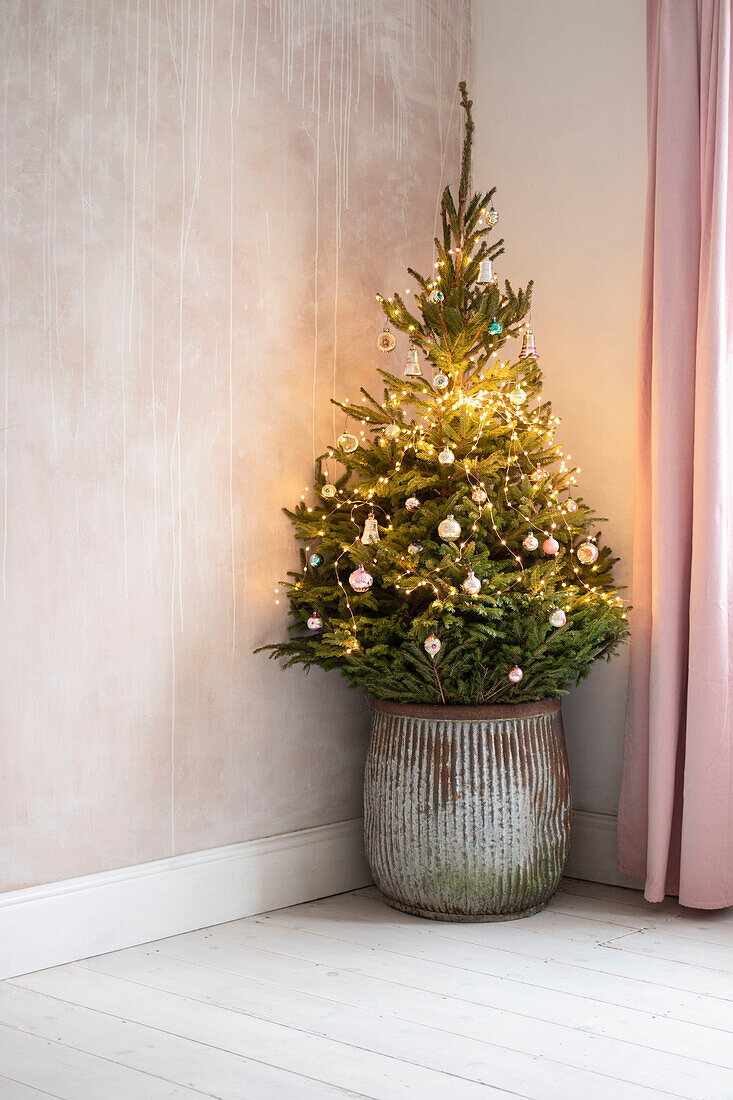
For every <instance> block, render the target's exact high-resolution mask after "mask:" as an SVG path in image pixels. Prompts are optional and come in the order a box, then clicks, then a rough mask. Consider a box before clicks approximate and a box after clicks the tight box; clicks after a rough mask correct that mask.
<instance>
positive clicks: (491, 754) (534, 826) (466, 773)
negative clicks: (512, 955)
mask: <svg viewBox="0 0 733 1100" xmlns="http://www.w3.org/2000/svg"><path fill="white" fill-rule="evenodd" d="M570 816H571V811H570V780H569V776H568V763H567V755H566V752H565V737H564V733H563V726H562V715H561V712H560V700H559V699H544V700H542V701H541V702H539V703H521V704H515V705H511V704H507V705H505V706H488V707H461V706H456V707H450V706H448V707H432V706H424V707H423V706H416V705H408V704H400V703H386V702H381V701H380V700H376V699H374V700H372V728H371V737H370V741H369V750H368V754H367V762H366V774H365V778H364V835H365V848H366V855H367V860H368V861H369V865H370V867H371V869H372V874H373V875H374V881H375V882H376V884H377V886H378V887H379V889H380V890H381V892H382V894H383V895H384V900H385V901H386V902H387V903H388V904H389V905H392V906H394V907H395V908H396V909H402V910H403V911H404V912H407V913H414V914H415V915H417V916H420V917H429V918H430V919H432V920H447V921H490V920H514V919H516V918H517V917H525V916H529V915H530V914H531V913H536V912H538V910H540V909H542V908H544V906H545V905H547V902H548V901H549V900H550V898H551V897H552V895H553V894H554V892H555V890H556V889H557V886H558V883H559V881H560V876H561V875H562V872H563V868H564V867H565V862H566V860H567V856H568V848H569V844H570Z"/></svg>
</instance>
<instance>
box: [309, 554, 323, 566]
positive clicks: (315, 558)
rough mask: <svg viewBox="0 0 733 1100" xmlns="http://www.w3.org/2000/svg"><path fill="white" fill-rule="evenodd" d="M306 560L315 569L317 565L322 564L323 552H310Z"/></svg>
mask: <svg viewBox="0 0 733 1100" xmlns="http://www.w3.org/2000/svg"><path fill="white" fill-rule="evenodd" d="M308 561H309V562H310V564H311V565H312V566H313V568H314V569H317V568H318V566H319V565H323V554H311V556H310V557H309V558H308Z"/></svg>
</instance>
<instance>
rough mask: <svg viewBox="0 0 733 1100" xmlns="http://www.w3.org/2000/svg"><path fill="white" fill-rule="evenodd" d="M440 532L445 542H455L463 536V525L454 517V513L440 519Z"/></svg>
mask: <svg viewBox="0 0 733 1100" xmlns="http://www.w3.org/2000/svg"><path fill="white" fill-rule="evenodd" d="M438 534H439V535H440V537H441V538H442V539H443V541H444V542H455V541H456V540H457V539H459V538H460V537H461V525H460V523H459V522H458V520H457V519H454V518H453V514H452V513H451V515H449V516H448V518H447V519H444V520H441V521H440V523H439V524H438Z"/></svg>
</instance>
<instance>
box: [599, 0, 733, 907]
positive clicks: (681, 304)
mask: <svg viewBox="0 0 733 1100" xmlns="http://www.w3.org/2000/svg"><path fill="white" fill-rule="evenodd" d="M730 62H731V0H697V2H696V0H648V5H647V72H648V133H649V181H648V193H647V212H646V236H645V246H644V274H643V289H642V324H641V356H640V380H639V436H638V444H637V469H638V474H637V494H636V514H635V542H634V547H635V549H634V584H633V604H634V611H633V613H632V650H631V671H630V682H629V702H628V712H627V723H626V742H625V750H624V775H623V783H622V790H621V802H620V806H619V866H620V868H621V870H622V871H624V872H626V873H627V874H629V875H633V876H634V877H635V878H642V879H645V880H646V891H645V896H646V897H647V899H648V900H649V901H660V900H661V899H662V898H663V897H664V895H665V893H673V894H679V898H680V901H681V902H682V904H683V905H689V906H694V907H696V908H703V909H718V908H722V907H724V906H728V905H733V743H732V738H733V732H732V728H733V724H732V715H731V701H733V692H732V690H731V686H732V685H731V680H732V675H733V673H732V671H731V665H730V659H731V653H732V652H733V644H732V643H733V637H732V635H731V627H732V625H733V614H732V608H731V600H732V599H733V538H732V536H733V531H731V516H732V515H733V509H732V505H733V465H732V463H733V446H732V445H731V443H729V439H730V436H731V431H732V430H733V407H732V400H731V395H732V394H733V385H731V384H730V383H729V376H730V372H731V361H730V352H729V349H730V347H731V340H730V326H729V314H730V310H729V308H728V307H729V299H730V293H731V287H732V286H733V233H732V235H731V239H729V237H728V223H729V218H730V216H731V214H733V207H732V203H731V200H732V192H733V181H731V180H730V179H729V163H730V159H731V156H732V155H733V144H732V143H731V136H730V105H731V71H730ZM731 226H732V228H733V221H731Z"/></svg>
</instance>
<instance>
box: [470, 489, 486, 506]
mask: <svg viewBox="0 0 733 1100" xmlns="http://www.w3.org/2000/svg"><path fill="white" fill-rule="evenodd" d="M488 499H489V498H488V494H487V492H486V490H485V489H482V488H481V487H480V486H479V487H478V488H476V489H474V490H473V492H472V493H471V500H472V501H473V502H474V504H485V503H486V501H487V500H488Z"/></svg>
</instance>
